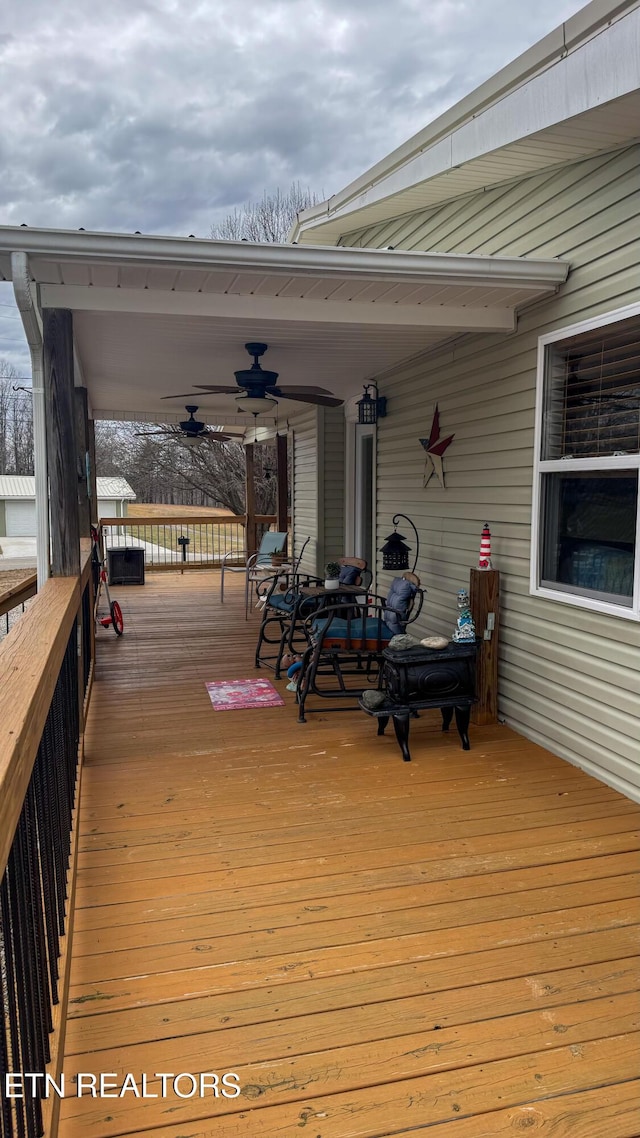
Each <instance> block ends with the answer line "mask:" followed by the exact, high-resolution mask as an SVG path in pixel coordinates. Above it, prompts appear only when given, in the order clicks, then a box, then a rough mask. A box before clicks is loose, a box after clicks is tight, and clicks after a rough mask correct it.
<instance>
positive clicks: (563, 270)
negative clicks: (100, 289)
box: [0, 226, 568, 307]
mask: <svg viewBox="0 0 640 1138" xmlns="http://www.w3.org/2000/svg"><path fill="white" fill-rule="evenodd" d="M17 250H19V251H21V252H24V253H27V254H28V255H29V257H30V258H31V260H32V261H33V260H34V259H36V260H37V259H43V260H47V261H81V262H83V263H87V262H91V261H97V262H103V261H106V262H109V263H111V264H122V265H132V264H136V265H140V266H145V265H147V266H153V267H158V266H166V267H172V268H184V269H194V268H199V269H208V270H211V271H212V272H214V271H216V270H225V269H230V270H233V271H235V272H241V271H247V272H252V271H257V272H262V273H265V274H269V273H270V272H273V273H289V274H297V275H317V274H321V275H323V276H334V275H335V276H338V277H362V278H366V279H371V278H378V279H380V280H385V281H386V280H390V281H394V282H398V283H402V282H405V281H419V282H421V283H427V282H429V281H442V280H444V281H446V282H447V283H450V284H455V283H465V284H472V283H474V282H476V281H477V283H481V284H487V283H491V284H494V285H498V284H505V285H509V284H514V285H518V286H522V287H525V288H526V287H528V286H529V284H530V285H531V287H534V288H535V287H537V286H540V285H542V284H545V285H546V286H547V287H550V288H553V287H555V286H557V285H558V284H561V283H562V282H563V281H564V280H565V279H566V275H567V272H568V265H567V264H566V263H562V262H560V261H548V260H546V261H538V260H529V259H527V258H524V257H523V258H520V257H490V256H481V255H476V254H472V255H469V254H456V253H422V252H405V251H400V250H399V251H391V250H380V249H345V248H335V247H332V246H323V245H272V244H267V243H265V244H252V243H251V242H244V241H242V242H241V241H208V240H199V239H193V240H191V239H185V238H182V237H146V236H142V235H140V236H138V235H130V234H122V233H118V234H114V233H89V232H83V233H76V232H75V231H70V230H55V229H27V228H22V227H21V226H20V227H17V226H0V252H3V251H5V252H14V251H17ZM45 287H53V286H45V285H42V289H43V290H44V288H45ZM87 288H88V291H89V292H92V291H97V290H96V289H94V287H93V286H87ZM131 291H133V290H131ZM42 304H43V306H44V307H46V304H45V302H44V299H43V300H42Z"/></svg>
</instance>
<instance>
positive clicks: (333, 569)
mask: <svg viewBox="0 0 640 1138" xmlns="http://www.w3.org/2000/svg"><path fill="white" fill-rule="evenodd" d="M339 584H340V566H339V565H338V562H337V561H328V562H327V564H326V565H325V567H324V587H325V589H337V588H338V585H339Z"/></svg>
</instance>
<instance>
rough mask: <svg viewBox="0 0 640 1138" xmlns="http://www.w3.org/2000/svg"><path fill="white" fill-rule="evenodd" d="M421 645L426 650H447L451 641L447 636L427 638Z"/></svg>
mask: <svg viewBox="0 0 640 1138" xmlns="http://www.w3.org/2000/svg"><path fill="white" fill-rule="evenodd" d="M420 643H421V644H422V645H423V647H425V648H433V649H434V650H435V649H437V648H446V647H447V645H448V643H449V641H448V640H447V638H446V636H425V638H424V640H421V641H420Z"/></svg>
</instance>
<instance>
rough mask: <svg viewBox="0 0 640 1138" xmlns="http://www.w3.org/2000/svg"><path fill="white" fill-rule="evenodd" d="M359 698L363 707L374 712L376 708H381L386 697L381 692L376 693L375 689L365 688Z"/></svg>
mask: <svg viewBox="0 0 640 1138" xmlns="http://www.w3.org/2000/svg"><path fill="white" fill-rule="evenodd" d="M360 698H361V699H362V702H363V704H364V706H365V707H369V708H371V710H372V711H375V709H376V707H381V706H382V704H383V703H384V701H385V699H386V698H387V697H386V696H385V694H384V692H383V691H378V689H377V688H365V690H364V691H363V693H362V696H361V697H360Z"/></svg>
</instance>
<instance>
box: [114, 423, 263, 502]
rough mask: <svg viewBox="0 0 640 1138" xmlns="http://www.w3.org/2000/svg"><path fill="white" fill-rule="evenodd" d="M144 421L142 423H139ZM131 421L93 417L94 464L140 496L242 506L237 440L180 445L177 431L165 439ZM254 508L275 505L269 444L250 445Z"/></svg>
mask: <svg viewBox="0 0 640 1138" xmlns="http://www.w3.org/2000/svg"><path fill="white" fill-rule="evenodd" d="M145 426H148V424H145ZM137 430H139V425H138V424H134V423H107V422H98V423H96V470H97V473H98V474H100V475H122V477H124V478H126V479H127V481H128V482H129V483H130V484H131V486H132V488H133V490H134V491H135V493H136V496H137V498H138V500H139V501H141V502H165V503H167V504H171V505H183V506H187V505H188V506H222V507H224V508H226V509H228V510H231V511H232V512H233V513H234V514H243V513H244V512H245V457H244V448H243V447H242V446H241V445H240V444H238V443H213V442H212V443H207V442H205V443H203V444H202V445H201V446H199V447H197V448H192V447H185V446H183V445H182V444H181V442H180V434H179V432H178V431H176V434H175V437H173V436H167V438H166V439H162V438H152V437H145V436H142V437H138V436H137V435H136V431H137ZM254 465H255V482H256V508H257V512H258V513H264V514H272V513H274V511H275V499H276V477H275V465H276V464H275V452H274V447H273V444H269V443H261V444H258V445H256V447H255V462H254Z"/></svg>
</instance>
